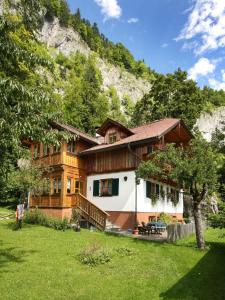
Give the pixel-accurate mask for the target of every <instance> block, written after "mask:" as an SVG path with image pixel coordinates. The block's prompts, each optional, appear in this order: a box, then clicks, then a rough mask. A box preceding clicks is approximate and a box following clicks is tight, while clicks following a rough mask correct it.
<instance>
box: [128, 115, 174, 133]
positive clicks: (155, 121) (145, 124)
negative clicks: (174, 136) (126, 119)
mask: <svg viewBox="0 0 225 300" xmlns="http://www.w3.org/2000/svg"><path fill="white" fill-rule="evenodd" d="M168 119H175V120H179V119H177V118H163V119H159V120H154V121H151V122H148V123H144V124H142V125H139V126H136V127H130V128H129V129H130V130H132V129H136V128H139V127H143V126H147V125H150V124H153V123H157V122H160V121H163V120H168Z"/></svg>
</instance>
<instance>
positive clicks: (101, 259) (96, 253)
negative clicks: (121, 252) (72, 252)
mask: <svg viewBox="0 0 225 300" xmlns="http://www.w3.org/2000/svg"><path fill="white" fill-rule="evenodd" d="M79 260H80V262H81V263H82V264H85V265H89V266H91V267H95V266H98V265H102V264H105V263H108V262H110V261H111V255H110V253H109V251H107V250H106V249H104V248H102V247H100V245H99V244H96V243H94V244H90V245H88V246H86V248H85V249H84V250H82V251H81V252H80V254H79Z"/></svg>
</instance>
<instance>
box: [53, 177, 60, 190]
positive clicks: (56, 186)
mask: <svg viewBox="0 0 225 300" xmlns="http://www.w3.org/2000/svg"><path fill="white" fill-rule="evenodd" d="M61 186H62V183H61V177H54V178H53V194H60V193H61Z"/></svg>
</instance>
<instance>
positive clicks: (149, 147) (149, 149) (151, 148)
mask: <svg viewBox="0 0 225 300" xmlns="http://www.w3.org/2000/svg"><path fill="white" fill-rule="evenodd" d="M153 152H154V147H153V145H149V146H148V147H147V154H152V153H153Z"/></svg>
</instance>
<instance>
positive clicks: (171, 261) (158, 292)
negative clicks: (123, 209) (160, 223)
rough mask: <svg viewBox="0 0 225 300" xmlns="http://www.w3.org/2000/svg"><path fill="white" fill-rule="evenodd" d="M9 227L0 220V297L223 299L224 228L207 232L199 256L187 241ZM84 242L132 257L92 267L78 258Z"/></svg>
mask: <svg viewBox="0 0 225 300" xmlns="http://www.w3.org/2000/svg"><path fill="white" fill-rule="evenodd" d="M9 224H10V223H9V222H7V221H1V222H0V299H4V300H7V299H25V300H27V299H29V300H30V299H31V300H35V299H37V300H41V299H54V300H57V299H81V300H82V299H85V300H86V299H97V300H101V299H104V300H110V299H122V300H123V299H129V300H132V299H138V300H139V299H145V300H148V299H151V300H152V299H181V300H186V299H204V300H206V299H210V300H211V299H214V300H215V299H220V300H221V299H225V230H213V229H210V230H208V231H207V233H206V239H207V242H208V244H209V246H208V249H207V250H206V251H199V250H197V249H196V248H195V246H194V245H195V243H194V237H191V238H188V239H186V240H184V241H180V242H179V243H177V244H176V245H171V244H166V243H164V244H160V243H156V242H148V241H147V242H146V241H138V240H135V239H131V238H125V237H115V236H111V235H107V234H104V233H99V232H90V231H88V230H82V231H81V232H80V233H76V232H73V231H71V230H68V231H66V232H61V231H56V230H53V229H48V228H45V227H40V226H31V225H25V226H24V228H23V229H22V230H20V231H12V229H11V228H10V226H9ZM91 243H99V244H101V245H102V246H103V247H106V248H118V247H128V248H131V249H134V251H135V254H134V255H132V256H124V257H123V256H120V255H114V256H113V258H112V261H111V262H109V263H107V264H105V265H99V266H97V267H94V268H91V267H89V266H86V265H82V264H81V263H80V262H79V260H78V259H77V255H78V254H79V252H80V251H81V250H82V249H84V247H86V245H88V244H91Z"/></svg>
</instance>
